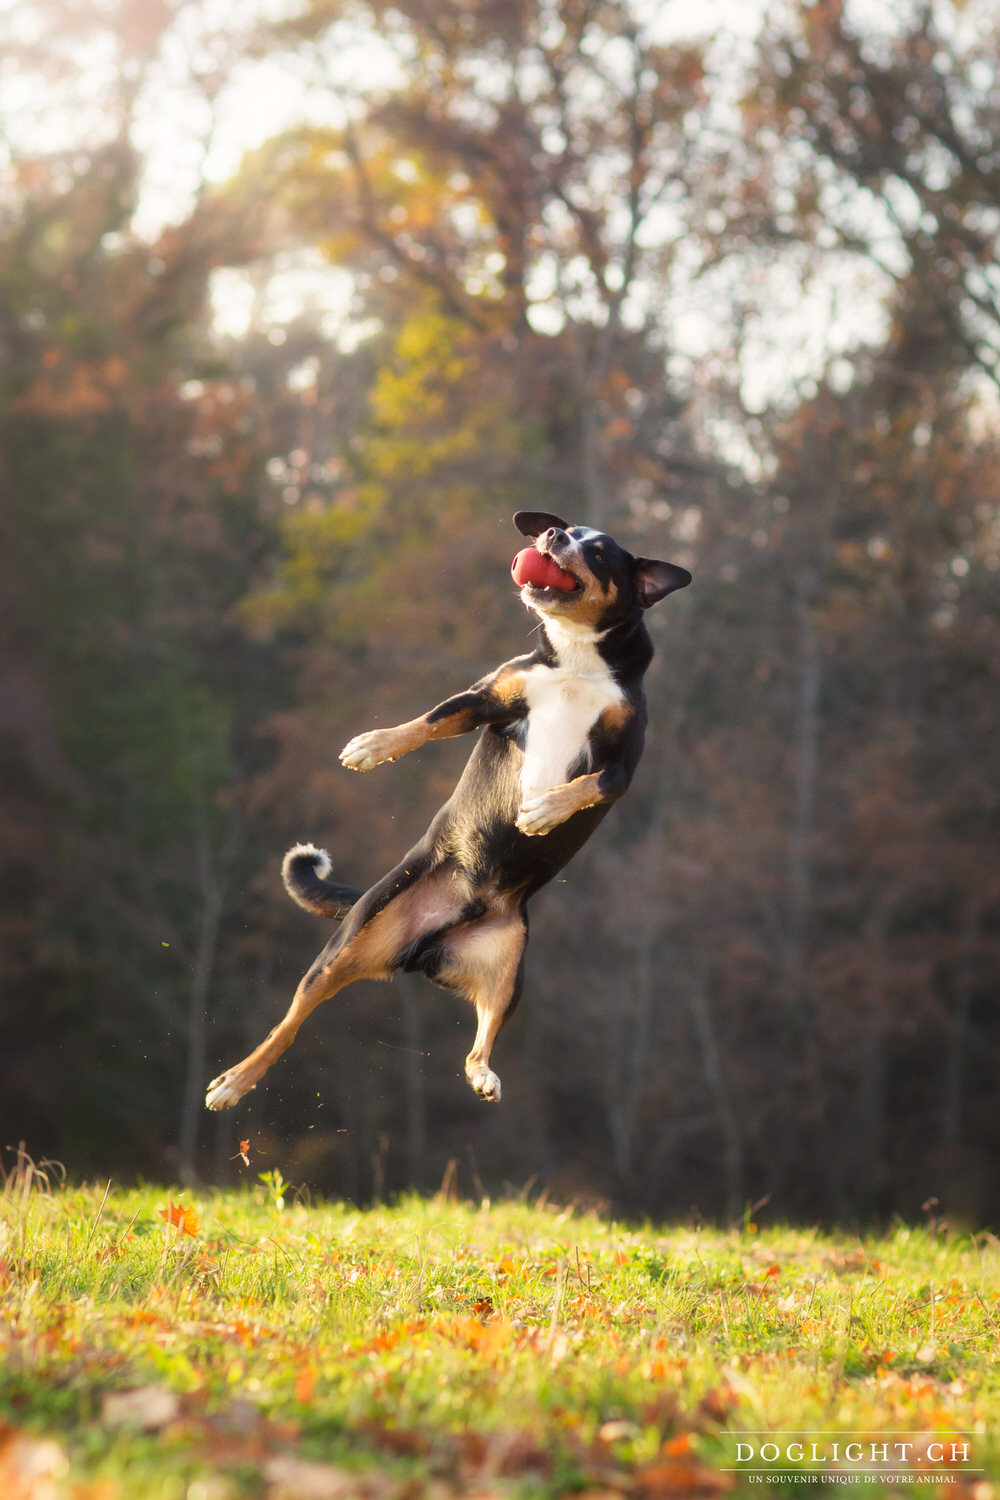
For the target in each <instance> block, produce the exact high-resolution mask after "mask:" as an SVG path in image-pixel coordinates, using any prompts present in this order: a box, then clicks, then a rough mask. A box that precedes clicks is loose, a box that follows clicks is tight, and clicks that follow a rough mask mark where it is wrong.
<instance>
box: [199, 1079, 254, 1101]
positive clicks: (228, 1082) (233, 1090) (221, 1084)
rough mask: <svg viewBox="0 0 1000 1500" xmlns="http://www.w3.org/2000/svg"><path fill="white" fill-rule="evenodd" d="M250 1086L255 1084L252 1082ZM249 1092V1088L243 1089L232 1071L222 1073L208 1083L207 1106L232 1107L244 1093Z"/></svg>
mask: <svg viewBox="0 0 1000 1500" xmlns="http://www.w3.org/2000/svg"><path fill="white" fill-rule="evenodd" d="M250 1087H251V1088H253V1087H254V1085H253V1084H251V1085H250ZM249 1092H250V1090H249V1089H241V1088H240V1087H239V1086H238V1085H237V1083H236V1082H235V1080H234V1078H233V1075H232V1073H220V1074H219V1076H218V1078H213V1079H212V1082H211V1083H210V1084H209V1085H208V1092H207V1093H206V1095H205V1108H206V1109H232V1107H233V1105H234V1104H238V1103H239V1102H240V1100H241V1099H242V1098H243V1095H244V1094H247V1093H249Z"/></svg>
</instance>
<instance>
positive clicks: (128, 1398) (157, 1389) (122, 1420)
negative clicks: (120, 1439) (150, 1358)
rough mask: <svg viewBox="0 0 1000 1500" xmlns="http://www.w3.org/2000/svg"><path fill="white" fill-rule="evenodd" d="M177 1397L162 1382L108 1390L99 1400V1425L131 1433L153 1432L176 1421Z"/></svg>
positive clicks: (174, 1392)
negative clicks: (100, 1400) (128, 1430)
mask: <svg viewBox="0 0 1000 1500" xmlns="http://www.w3.org/2000/svg"><path fill="white" fill-rule="evenodd" d="M180 1409H181V1398H180V1396H178V1395H177V1393H176V1391H168V1390H167V1389H166V1387H165V1386H162V1385H146V1386H141V1387H140V1388H139V1389H138V1390H134V1391H109V1392H108V1393H107V1395H106V1396H105V1397H104V1399H103V1400H102V1402H101V1425H102V1426H104V1427H110V1428H127V1429H130V1430H132V1431H135V1432H156V1431H158V1429H159V1428H161V1427H167V1426H169V1425H170V1423H171V1422H174V1421H176V1419H177V1416H178V1414H179V1412H180Z"/></svg>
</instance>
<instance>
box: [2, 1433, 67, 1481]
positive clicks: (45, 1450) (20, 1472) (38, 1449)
mask: <svg viewBox="0 0 1000 1500" xmlns="http://www.w3.org/2000/svg"><path fill="white" fill-rule="evenodd" d="M68 1473H69V1459H68V1458H67V1457H66V1454H65V1453H64V1452H63V1450H62V1448H61V1447H60V1446H59V1444H58V1443H56V1442H53V1441H52V1440H51V1439H50V1438H33V1437H28V1436H27V1434H25V1433H22V1432H18V1431H17V1430H16V1429H14V1428H12V1427H8V1426H6V1425H5V1424H3V1423H0V1494H2V1495H3V1497H4V1500H62V1497H63V1495H64V1494H65V1491H64V1489H63V1486H62V1484H61V1482H60V1481H61V1480H62V1479H63V1478H65V1476H66V1475H67V1474H68Z"/></svg>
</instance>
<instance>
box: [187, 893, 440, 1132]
mask: <svg viewBox="0 0 1000 1500" xmlns="http://www.w3.org/2000/svg"><path fill="white" fill-rule="evenodd" d="M466 908H467V895H466V892H465V888H464V886H463V885H462V884H460V883H459V882H457V881H456V880H455V879H454V876H453V874H452V872H451V870H450V869H448V868H444V869H439V870H437V871H435V872H433V873H431V874H428V873H423V874H419V873H418V871H417V869H416V867H414V866H410V867H407V868H404V867H400V869H399V870H397V871H393V873H392V874H391V875H388V876H386V878H385V879H384V880H381V881H379V883H378V885H376V886H373V887H372V889H371V890H370V891H368V892H367V893H366V894H365V895H364V896H363V897H362V898H361V900H360V901H359V902H358V903H357V905H356V906H354V907H352V908H351V911H350V912H349V914H348V916H347V919H346V920H345V922H344V925H343V927H342V928H341V930H340V933H339V935H338V936H337V937H336V938H334V939H333V941H332V942H330V943H328V944H327V946H326V947H325V948H324V949H323V952H322V953H321V954H320V955H319V957H318V958H317V959H316V962H315V963H314V964H313V966H312V968H311V969H310V970H309V972H308V973H307V974H306V975H305V976H304V978H303V979H302V981H301V982H300V984H299V987H298V989H297V990H296V991H295V996H294V998H293V1000H292V1003H291V1005H290V1006H289V1008H288V1010H287V1012H286V1014H285V1016H284V1017H283V1019H282V1020H281V1021H279V1022H278V1024H277V1026H275V1028H274V1030H273V1031H271V1032H270V1033H269V1035H268V1036H267V1037H266V1038H265V1040H264V1041H263V1042H261V1044H260V1046H259V1047H256V1048H255V1049H254V1051H253V1052H251V1053H250V1054H249V1056H247V1057H245V1058H244V1059H243V1061H242V1062H240V1063H237V1064H236V1066H235V1067H233V1068H228V1069H227V1070H226V1072H225V1073H221V1074H220V1075H219V1077H218V1078H213V1080H212V1082H211V1083H210V1084H209V1086H208V1092H207V1094H206V1096H205V1104H206V1106H207V1108H208V1109H229V1108H230V1106H231V1105H233V1104H236V1103H237V1102H238V1101H239V1100H240V1099H242V1098H243V1095H244V1094H246V1093H249V1091H250V1090H251V1089H252V1088H256V1086H257V1084H258V1083H259V1082H260V1080H261V1078H263V1076H264V1074H265V1073H266V1072H267V1070H268V1068H270V1067H271V1066H272V1064H273V1063H276V1062H277V1060H278V1058H279V1057H280V1056H281V1055H282V1053H283V1052H286V1051H287V1050H288V1048H289V1047H290V1046H291V1045H292V1043H293V1042H294V1040H295V1038H296V1036H297V1035H298V1032H299V1028H300V1027H301V1025H302V1023H303V1021H305V1019H306V1017H307V1016H309V1015H311V1014H312V1012H313V1011H314V1010H315V1009H316V1007H317V1005H321V1004H322V1002H323V1001H324V1000H329V999H330V998H331V996H333V995H335V994H336V993H337V991H338V990H342V989H343V988H344V986H345V985H348V984H352V983H353V982H354V980H356V979H388V978H389V976H390V974H391V973H392V972H393V970H394V969H396V968H397V967H398V966H399V964H400V962H401V960H402V957H403V955H404V954H405V953H406V951H407V949H408V948H410V947H411V946H412V944H413V943H414V942H416V941H418V940H419V939H420V938H421V937H422V936H424V935H426V934H427V933H430V932H434V931H437V930H439V929H441V928H443V927H447V926H448V925H449V924H450V923H453V922H457V921H459V920H461V917H462V914H463V912H464V911H465V910H466Z"/></svg>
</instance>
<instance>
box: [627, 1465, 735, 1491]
mask: <svg viewBox="0 0 1000 1500" xmlns="http://www.w3.org/2000/svg"><path fill="white" fill-rule="evenodd" d="M635 1486H636V1487H635V1493H636V1494H637V1495H639V1496H641V1497H642V1500H657V1497H659V1496H661V1495H715V1494H719V1493H720V1492H721V1491H723V1490H729V1489H732V1487H733V1481H732V1479H731V1478H730V1476H729V1475H728V1474H721V1473H720V1472H719V1470H718V1469H713V1468H711V1467H710V1465H708V1464H703V1463H698V1462H697V1460H696V1459H691V1458H673V1459H668V1460H667V1461H666V1462H663V1463H654V1464H649V1465H648V1466H647V1467H646V1468H644V1469H640V1470H639V1471H638V1472H637V1474H636V1476H635Z"/></svg>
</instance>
